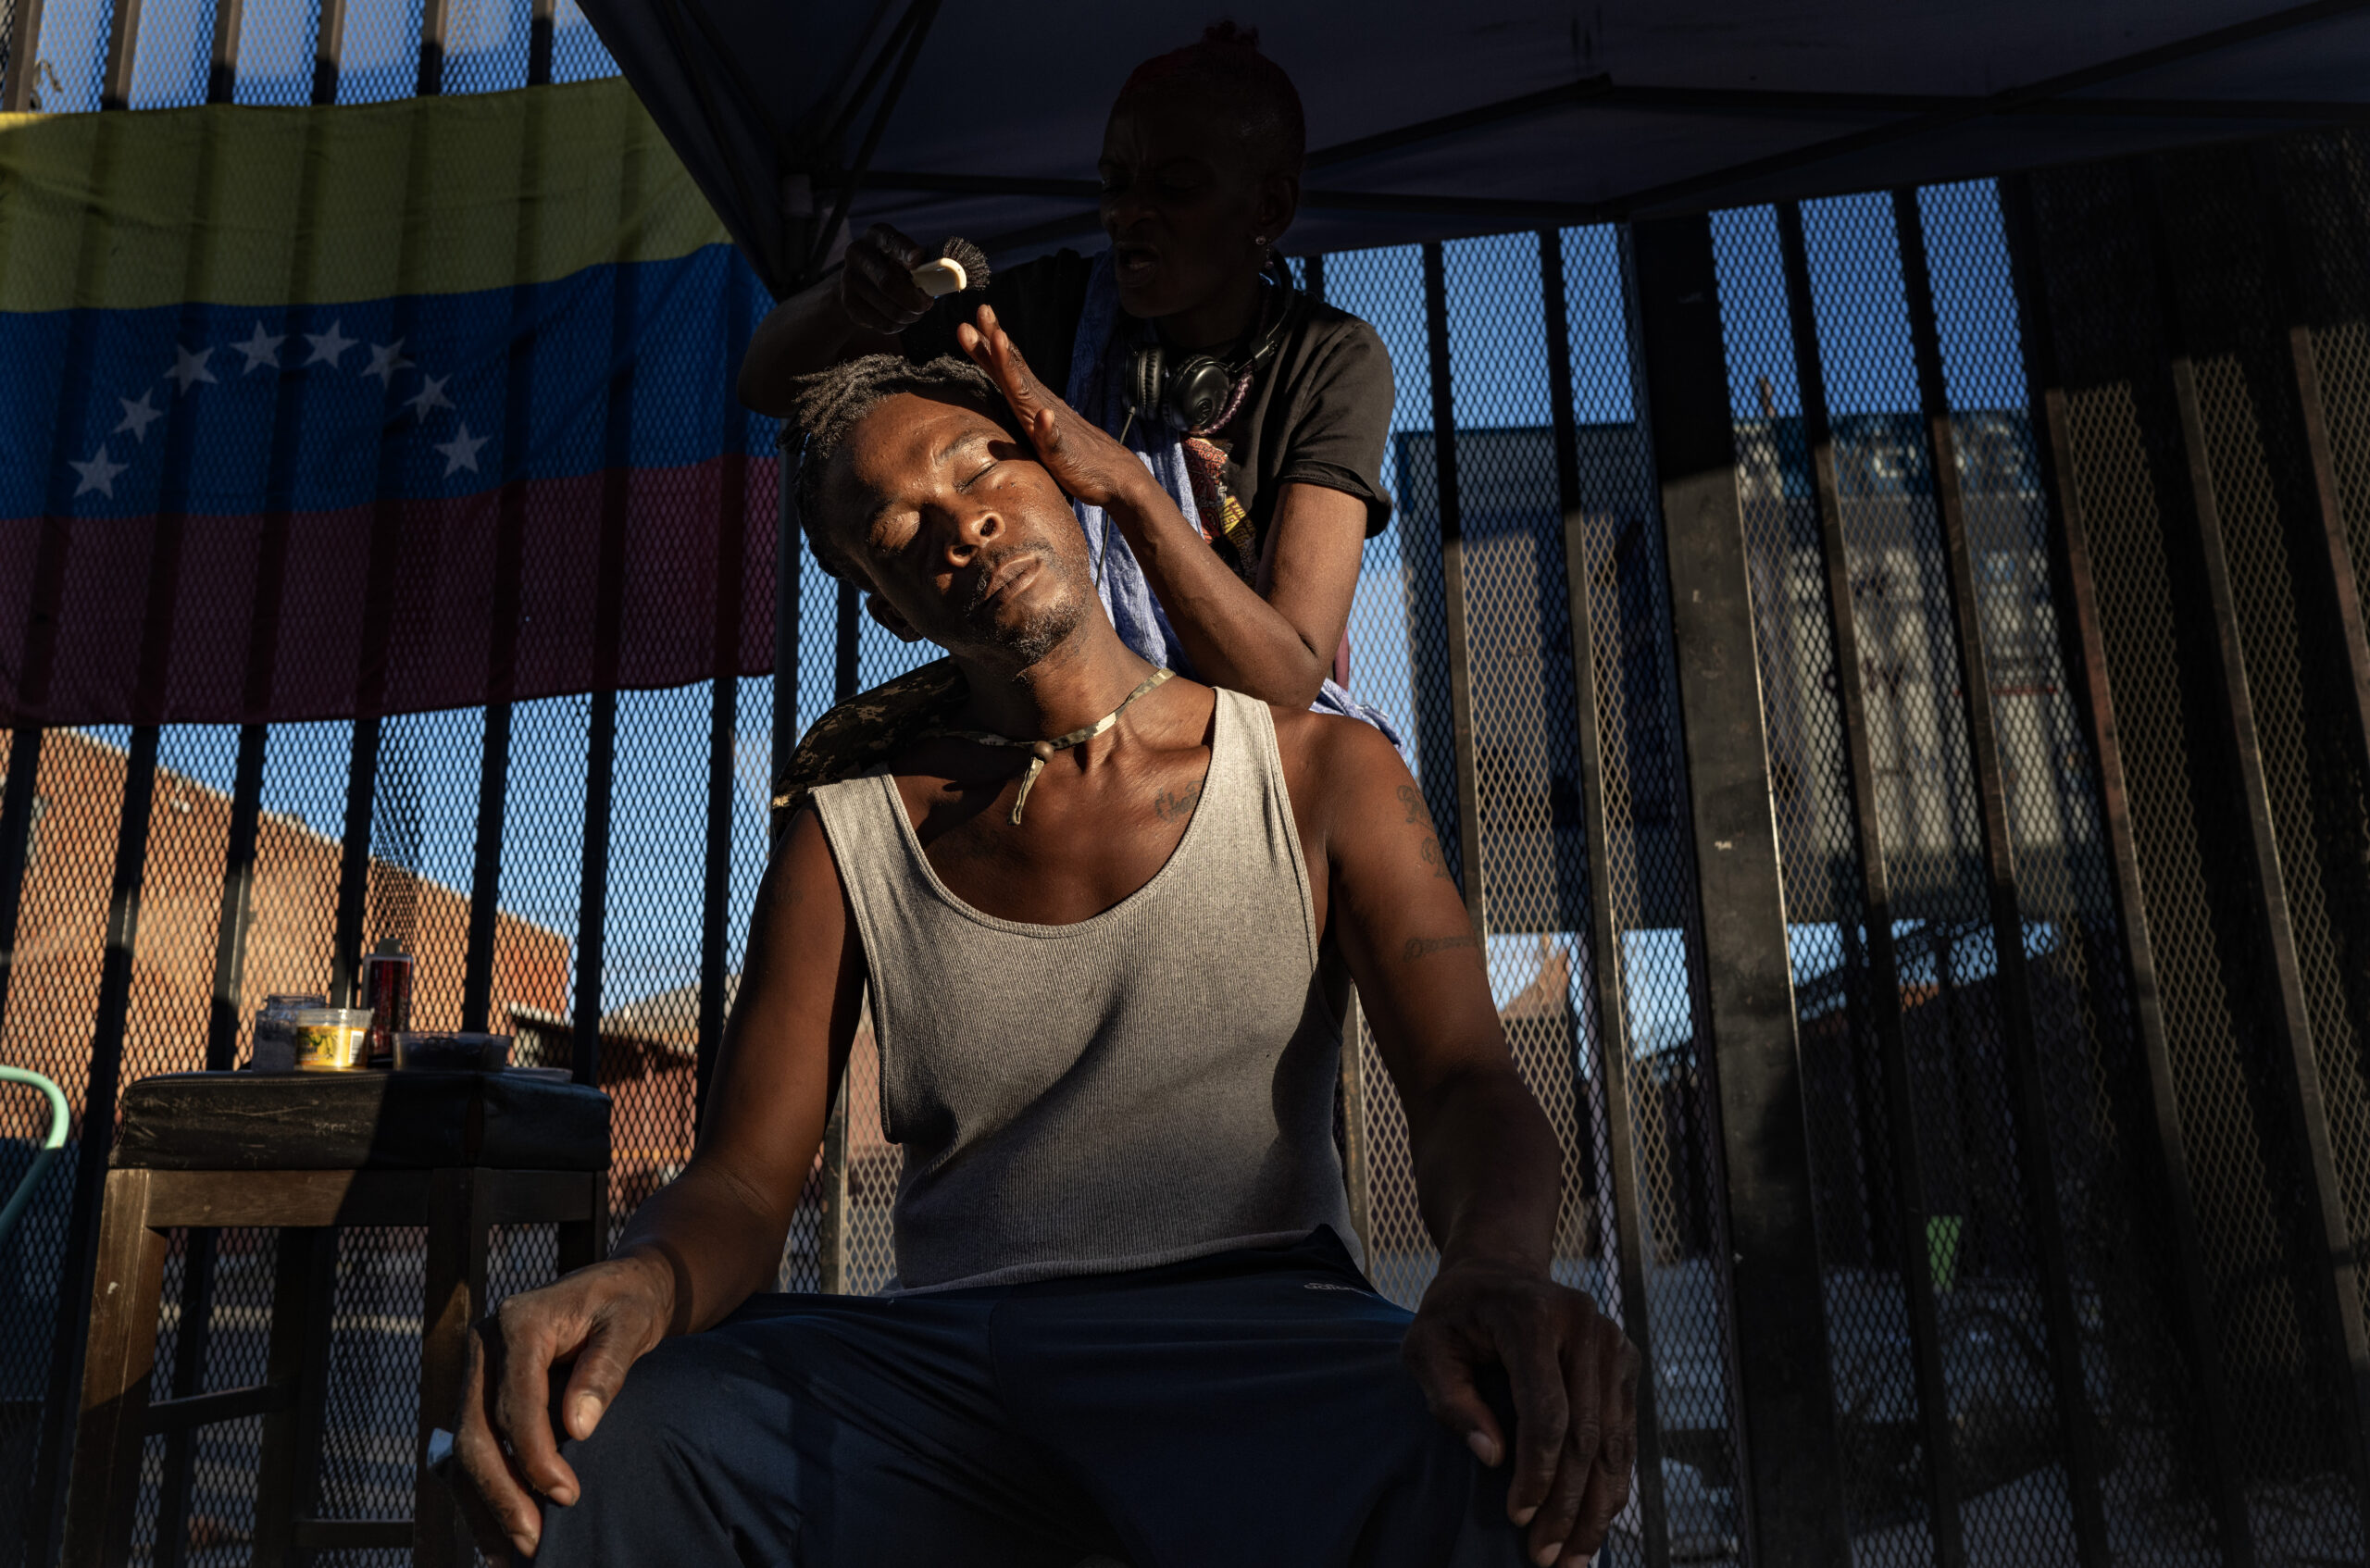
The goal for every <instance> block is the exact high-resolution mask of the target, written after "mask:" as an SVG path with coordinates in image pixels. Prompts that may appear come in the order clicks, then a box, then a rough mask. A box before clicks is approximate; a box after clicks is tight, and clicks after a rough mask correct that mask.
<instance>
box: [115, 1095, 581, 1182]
mask: <svg viewBox="0 0 2370 1568" xmlns="http://www.w3.org/2000/svg"><path fill="white" fill-rule="evenodd" d="M112 1163H113V1164H115V1165H117V1166H118V1168H125V1169H145V1170H159V1171H348V1170H382V1171H416V1170H433V1169H436V1168H437V1167H439V1166H455V1165H480V1166H490V1167H493V1168H494V1169H497V1170H518V1171H599V1170H606V1169H607V1168H608V1165H609V1097H608V1096H607V1095H605V1094H604V1093H602V1092H601V1091H600V1090H599V1089H591V1088H588V1087H586V1086H584V1085H582V1084H573V1083H559V1082H555V1081H553V1080H551V1079H548V1078H539V1077H530V1076H528V1075H526V1074H524V1073H423V1072H403V1073H391V1072H377V1071H371V1072H349V1073H168V1074H166V1075H164V1076H159V1077H153V1078H143V1079H141V1080H140V1081H139V1082H138V1083H135V1084H133V1085H132V1086H131V1088H130V1089H127V1090H125V1091H124V1096H123V1133H122V1136H121V1137H120V1138H118V1139H117V1140H116V1146H115V1155H114V1159H113V1162H112Z"/></svg>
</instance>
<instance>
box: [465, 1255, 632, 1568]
mask: <svg viewBox="0 0 2370 1568" xmlns="http://www.w3.org/2000/svg"><path fill="white" fill-rule="evenodd" d="M675 1294H676V1292H675V1281H674V1278H673V1276H672V1275H671V1273H670V1272H669V1271H668V1269H667V1265H666V1263H664V1262H662V1261H660V1260H659V1259H657V1258H655V1257H653V1256H651V1255H650V1254H648V1253H638V1254H628V1255H626V1256H623V1257H617V1258H612V1259H610V1260H609V1261H608V1262H606V1263H594V1264H593V1265H592V1267H590V1268H583V1269H579V1270H577V1271H576V1272H575V1273H574V1274H571V1275H569V1276H568V1277H567V1278H565V1279H563V1280H561V1281H559V1282H558V1283H557V1284H555V1285H547V1286H545V1287H543V1288H542V1289H540V1290H530V1291H529V1292H527V1293H526V1294H524V1295H519V1296H513V1297H511V1298H510V1299H509V1300H505V1301H504V1302H503V1303H502V1306H501V1309H500V1310H499V1311H497V1312H495V1313H492V1314H491V1315H489V1316H488V1317H487V1318H486V1320H485V1321H484V1322H483V1323H482V1324H480V1325H478V1327H477V1328H476V1330H475V1331H474V1332H473V1333H471V1335H470V1336H469V1366H468V1375H467V1376H466V1377H465V1378H464V1379H463V1381H462V1395H461V1412H460V1416H459V1420H458V1422H457V1424H456V1425H455V1429H454V1435H453V1460H454V1467H455V1468H454V1472H453V1473H452V1474H451V1476H450V1480H451V1483H452V1487H453V1490H454V1493H455V1496H456V1497H457V1498H458V1499H459V1501H460V1506H461V1512H462V1514H463V1516H464V1517H465V1518H467V1519H468V1524H469V1533H470V1534H471V1535H473V1536H474V1537H477V1543H478V1548H479V1549H480V1550H481V1551H483V1552H484V1553H485V1554H486V1557H487V1558H488V1559H489V1560H490V1561H492V1562H497V1563H501V1562H508V1561H510V1560H511V1559H512V1558H513V1557H514V1556H516V1557H517V1558H520V1559H524V1558H531V1557H532V1556H534V1555H535V1548H536V1545H537V1543H538V1542H539V1541H540V1540H541V1538H542V1537H543V1507H542V1504H541V1503H540V1502H539V1501H538V1500H537V1498H538V1495H539V1494H540V1496H542V1497H545V1498H549V1499H550V1500H552V1501H554V1502H555V1503H559V1504H561V1505H562V1506H566V1505H567V1504H568V1503H572V1502H574V1501H575V1500H576V1499H577V1494H578V1490H579V1488H578V1485H577V1479H576V1472H574V1471H573V1470H571V1469H569V1468H568V1462H567V1461H566V1460H564V1459H562V1458H561V1457H560V1454H559V1436H558V1433H557V1432H555V1425H557V1426H558V1427H560V1428H562V1429H564V1430H565V1432H566V1434H567V1435H568V1437H576V1438H584V1437H591V1436H592V1428H593V1427H594V1426H595V1425H598V1424H599V1422H600V1420H601V1412H603V1411H605V1410H606V1409H608V1408H609V1403H610V1401H611V1400H614V1399H616V1398H617V1389H618V1388H620V1387H622V1386H623V1385H624V1383H625V1379H626V1369H627V1368H629V1367H630V1366H631V1365H633V1363H635V1362H637V1361H639V1360H641V1359H642V1356H644V1355H645V1354H647V1353H648V1352H649V1351H650V1350H651V1349H652V1348H653V1347H654V1346H655V1345H656V1344H657V1343H658V1342H659V1340H661V1339H662V1338H666V1335H667V1325H668V1322H669V1320H670V1318H671V1317H672V1316H673V1313H674V1304H675ZM563 1370H564V1371H565V1372H566V1374H567V1383H566V1387H565V1388H564V1389H563V1390H562V1391H561V1392H560V1393H559V1395H558V1398H557V1399H556V1400H555V1399H554V1398H553V1390H554V1388H555V1387H556V1386H557V1385H558V1382H559V1379H558V1377H557V1374H558V1373H560V1372H562V1371H563Z"/></svg>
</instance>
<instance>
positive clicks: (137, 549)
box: [0, 455, 778, 725]
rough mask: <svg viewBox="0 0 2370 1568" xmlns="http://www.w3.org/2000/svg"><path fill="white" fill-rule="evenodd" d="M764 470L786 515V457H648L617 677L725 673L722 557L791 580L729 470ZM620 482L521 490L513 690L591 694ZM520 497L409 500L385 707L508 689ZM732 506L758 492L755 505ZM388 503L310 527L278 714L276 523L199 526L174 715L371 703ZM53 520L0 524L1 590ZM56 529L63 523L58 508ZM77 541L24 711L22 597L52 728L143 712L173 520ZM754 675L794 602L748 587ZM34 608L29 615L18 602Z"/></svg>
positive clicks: (118, 522) (341, 710) (770, 498)
mask: <svg viewBox="0 0 2370 1568" xmlns="http://www.w3.org/2000/svg"><path fill="white" fill-rule="evenodd" d="M741 465H745V468H746V475H747V478H746V483H747V487H748V488H747V502H746V505H747V508H748V515H749V516H751V517H753V518H755V517H769V516H771V515H772V512H773V506H774V486H775V483H776V469H777V467H778V465H777V462H776V460H775V459H774V458H772V457H770V456H767V457H749V458H742V457H740V456H738V455H734V456H730V457H718V458H716V459H713V460H711V461H708V462H705V463H698V464H692V465H688V466H686V467H675V468H636V469H629V470H626V471H625V472H624V473H623V475H622V476H621V478H622V479H623V480H624V483H625V486H626V492H627V503H626V511H627V530H626V541H625V551H626V562H625V566H626V570H625V600H624V606H623V609H624V615H623V625H622V638H621V641H620V648H619V656H618V670H617V681H618V684H619V685H620V686H621V687H623V688H626V689H629V690H639V689H649V688H655V687H667V686H681V685H687V684H690V683H692V682H693V681H698V680H704V679H706V678H708V677H709V676H710V675H711V674H712V673H713V671H714V668H715V658H716V650H717V644H716V632H717V609H718V606H717V587H718V583H719V579H720V578H721V577H722V576H723V574H722V573H720V572H719V569H718V568H719V566H720V564H721V563H720V562H719V561H718V559H717V551H718V550H719V548H722V547H724V546H725V544H726V542H727V541H728V540H730V539H731V536H732V535H733V534H734V533H735V532H738V533H740V535H741V537H740V538H739V539H738V540H737V541H734V542H737V543H738V544H739V545H740V555H741V563H740V570H741V575H742V580H743V581H745V582H748V583H753V584H754V583H770V582H771V581H772V580H773V565H774V561H773V556H774V530H773V529H770V528H764V527H751V528H747V529H742V530H735V529H731V528H730V525H729V524H727V522H726V521H725V507H726V506H727V504H728V498H727V496H726V493H725V487H726V485H727V483H728V482H729V480H728V468H730V467H737V466H741ZM606 478H607V476H606V475H605V474H601V473H592V474H585V475H580V476H578V477H576V478H573V479H545V480H538V481H533V482H530V483H528V484H525V485H523V486H521V487H520V491H521V499H522V502H523V516H522V517H521V519H520V528H521V540H520V559H519V567H518V570H519V581H518V600H519V625H518V653H517V666H516V668H517V676H516V685H515V688H514V690H513V695H515V696H516V697H518V698H519V699H528V698H534V697H550V696H558V695H563V694H566V693H570V692H577V691H589V690H591V688H592V675H593V671H592V653H593V650H592V631H593V616H594V604H593V594H594V590H595V587H596V577H597V574H598V570H599V566H600V562H599V552H598V550H597V548H596V543H597V541H598V538H599V531H600V516H601V495H602V489H603V485H604V483H605V479H606ZM500 494H501V492H499V491H495V490H488V491H484V492H480V493H478V494H475V495H468V496H461V497H456V498H452V499H447V500H432V501H410V502H405V503H403V504H401V507H400V511H399V517H400V525H401V530H402V537H401V544H400V549H399V559H400V568H399V569H398V570H397V571H396V573H395V574H394V576H395V579H396V580H395V583H394V589H393V602H392V604H389V605H388V606H387V607H386V609H387V614H388V616H389V633H388V640H387V653H386V660H387V663H386V682H385V696H384V703H383V711H385V712H387V713H391V714H395V713H421V712H427V711H431V710H434V709H439V708H459V707H473V706H476V705H478V704H479V703H483V702H484V701H485V700H486V698H487V695H488V675H489V673H490V669H491V664H492V660H493V656H494V654H495V650H494V648H493V645H492V641H491V630H492V628H493V609H494V604H493V601H494V592H495V575H496V560H495V554H496V552H495V541H496V529H497V528H498V527H499V514H500ZM732 500H733V501H734V502H736V503H737V501H738V497H737V496H736V497H733V498H732ZM376 515H377V514H376V509H375V508H374V507H372V506H368V505H365V506H354V507H346V508H343V509H341V510H337V511H330V512H300V513H297V514H295V515H293V516H291V517H290V518H289V524H288V546H287V577H286V587H285V589H284V590H283V591H282V595H281V624H280V635H279V640H278V649H277V660H276V663H277V666H278V667H277V669H276V670H275V671H274V678H273V680H272V684H271V706H270V711H269V712H268V714H257V715H249V714H246V713H244V712H243V711H242V710H243V705H244V704H243V698H244V695H245V692H246V691H247V685H248V682H247V658H248V650H249V648H250V646H251V637H252V626H251V621H252V616H253V613H254V609H255V582H256V569H257V561H256V553H257V550H258V547H259V545H260V543H261V541H262V521H263V520H262V518H260V517H258V516H232V517H218V516H191V517H188V518H187V519H185V521H184V523H183V528H184V530H185V531H184V535H183V541H182V549H181V567H180V573H179V582H178V584H177V592H176V604H177V606H178V608H177V611H176V624H175V628H174V637H173V644H172V659H171V664H170V666H169V667H168V670H167V671H166V674H165V680H164V710H163V714H162V717H163V719H164V721H165V722H167V723H175V724H231V723H239V722H243V721H244V720H246V719H249V718H268V719H270V720H273V721H276V722H287V721H295V720H309V719H333V718H344V717H348V716H352V715H353V713H354V712H355V704H356V697H357V694H358V682H359V678H360V676H361V661H362V657H363V653H364V649H363V627H364V623H365V620H366V618H367V616H366V612H367V610H368V604H367V599H368V580H367V579H368V575H369V555H370V534H371V527H372V521H373V518H374V516H376ZM44 521H45V520H44V519H43V518H40V517H25V518H15V519H0V583H5V582H6V581H8V580H10V579H16V580H19V581H21V582H27V584H28V586H30V584H29V579H30V578H31V573H32V569H33V563H34V559H35V557H36V555H37V554H38V546H39V540H40V536H41V530H42V529H43V527H44ZM48 521H49V523H50V526H53V527H54V526H56V523H55V520H48ZM68 526H69V529H70V530H71V543H70V546H69V554H68V558H67V562H66V571H65V582H64V591H63V593H62V595H61V598H60V603H59V608H58V616H57V641H56V663H55V666H54V668H55V672H56V673H55V676H54V678H53V679H52V680H51V682H50V690H49V691H48V692H47V693H46V700H45V701H37V703H35V704H33V705H31V706H30V707H29V708H27V709H25V710H22V711H19V709H18V706H17V704H18V703H19V702H20V701H22V700H24V698H25V697H26V696H28V695H30V696H32V697H35V698H36V699H38V698H39V697H40V696H41V694H39V693H30V694H28V693H22V692H20V691H19V677H20V674H21V671H20V669H19V667H18V662H17V660H16V659H15V658H14V657H12V656H11V655H12V654H14V653H16V651H17V650H19V649H22V648H23V647H25V646H26V641H25V632H26V630H27V628H26V626H25V624H24V620H23V616H25V613H26V611H25V608H24V606H25V605H26V604H27V598H28V596H27V595H25V594H21V593H19V594H0V660H5V661H6V663H5V664H0V713H7V714H16V715H17V716H19V717H20V718H21V719H22V721H24V722H28V723H36V724H52V725H58V724H129V723H131V722H132V721H133V718H134V712H133V707H134V696H135V692H136V690H137V687H138V685H139V678H140V648H141V637H142V630H143V628H142V620H143V610H144V607H145V602H146V599H147V589H148V581H147V577H148V572H149V568H150V565H151V554H152V548H153V545H154V542H155V540H156V518H155V517H154V516H142V517H125V518H119V519H109V520H106V521H94V520H81V521H77V522H74V523H71V524H69V525H68ZM741 597H742V606H741V612H742V613H741V617H740V619H741V628H740V637H739V638H738V640H737V641H738V645H739V653H740V669H741V673H742V674H744V675H759V674H763V673H765V672H766V671H767V670H768V669H770V668H771V667H772V666H773V595H772V594H771V593H767V592H743V593H742V596H741ZM12 612H13V613H12Z"/></svg>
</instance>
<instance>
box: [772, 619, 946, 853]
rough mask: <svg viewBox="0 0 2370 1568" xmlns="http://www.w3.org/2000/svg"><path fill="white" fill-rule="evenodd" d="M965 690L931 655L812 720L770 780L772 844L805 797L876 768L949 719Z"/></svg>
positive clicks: (941, 661) (775, 844)
mask: <svg viewBox="0 0 2370 1568" xmlns="http://www.w3.org/2000/svg"><path fill="white" fill-rule="evenodd" d="M968 692H969V688H968V687H967V685H966V684H965V682H964V679H963V672H962V671H961V670H960V669H958V668H956V667H955V664H954V660H953V659H951V658H948V659H933V660H931V661H930V662H929V664H926V665H924V666H921V668H919V669H917V670H909V671H907V672H906V673H905V674H904V675H901V676H899V677H897V678H896V679H894V680H889V681H883V682H882V683H881V684H880V685H879V686H876V687H874V688H872V690H870V691H859V692H857V693H856V694H855V695H854V696H853V697H851V698H849V699H848V700H847V701H846V702H844V703H841V704H840V705H839V706H838V707H836V708H833V709H832V710H831V711H830V712H829V713H827V714H825V715H824V716H822V717H821V718H818V719H817V720H816V721H815V724H814V727H813V728H810V729H808V730H807V731H806V733H805V736H803V737H802V738H801V739H800V740H799V742H798V751H797V753H795V754H794V755H792V758H791V759H790V766H789V767H788V768H787V769H785V770H784V772H783V773H782V776H781V777H780V778H777V779H775V780H774V800H773V823H772V836H771V841H772V846H773V847H774V848H775V849H780V847H781V840H782V835H783V834H784V833H785V832H787V831H789V829H790V822H791V818H792V817H794V816H796V815H798V808H799V807H801V806H803V805H805V803H806V797H807V796H808V795H810V794H812V793H813V792H814V791H815V790H817V789H818V788H820V787H821V786H823V785H825V784H836V783H838V782H839V781H840V780H841V779H842V778H854V777H855V776H856V775H858V774H860V773H865V772H868V771H870V770H871V769H873V768H876V767H878V766H879V765H881V764H882V763H884V762H886V761H888V760H889V759H890V758H891V757H892V756H895V755H896V754H897V753H899V752H901V751H903V750H904V748H905V747H906V746H908V745H910V744H911V743H912V742H913V741H915V740H919V739H920V738H921V737H922V735H923V734H925V733H926V732H928V731H929V730H932V729H935V728H940V727H941V726H942V725H944V724H945V723H946V722H947V721H948V720H950V719H951V718H953V717H954V715H955V713H956V711H957V710H959V709H960V708H961V707H962V706H963V699H964V697H965V696H966V695H967V694H968Z"/></svg>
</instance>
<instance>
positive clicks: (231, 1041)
mask: <svg viewBox="0 0 2370 1568" xmlns="http://www.w3.org/2000/svg"><path fill="white" fill-rule="evenodd" d="M266 735H267V728H266V727H265V726H263V725H260V724H249V725H243V726H242V727H241V728H240V730H239V756H238V763H237V765H236V768H235V770H234V773H233V781H232V784H231V821H230V831H229V835H228V838H229V842H228V845H227V847H226V849H225V851H224V853H223V869H222V908H221V915H220V918H219V921H218V925H217V927H216V936H215V945H214V995H213V1001H212V1004H211V1009H210V1016H209V1017H208V1019H207V1027H206V1071H207V1072H209V1073H223V1072H228V1071H230V1070H231V1068H232V1067H233V1066H235V1065H236V1064H237V1058H238V1048H239V1002H240V998H241V995H242V992H243V989H244V986H245V982H246V962H247V936H248V933H249V931H250V929H251V928H252V926H253V921H254V915H255V897H254V890H255V865H256V840H257V838H258V836H259V832H260V828H261V826H262V816H263V809H262V808H263V768H264V751H265V744H266ZM218 1241H219V1233H218V1232H217V1231H216V1230H214V1229H212V1228H210V1227H193V1228H192V1229H191V1231H190V1233H189V1242H188V1251H187V1252H186V1254H185V1255H184V1257H183V1260H182V1264H181V1331H180V1332H179V1333H178V1334H176V1335H175V1336H174V1337H173V1374H172V1397H173V1398H175V1399H187V1398H189V1397H190V1396H191V1395H193V1394H195V1393H197V1392H199V1391H200V1390H201V1388H203V1387H204V1385H205V1378H206V1351H207V1349H208V1347H209V1346H210V1344H211V1343H212V1340H213V1327H214V1270H215V1264H216V1262H217V1259H218V1251H219V1245H218ZM194 1439H195V1435H194V1434H193V1433H192V1432H189V1431H187V1430H176V1431H174V1432H171V1433H169V1434H168V1435H167V1436H166V1438H165V1464H164V1474H163V1476H162V1478H161V1479H160V1480H159V1482H158V1484H157V1494H156V1568H181V1565H182V1564H183V1563H184V1562H187V1560H188V1552H189V1529H188V1518H189V1500H190V1483H191V1479H192V1465H193V1460H194V1450H195V1446H196V1445H195V1440H194Z"/></svg>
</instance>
